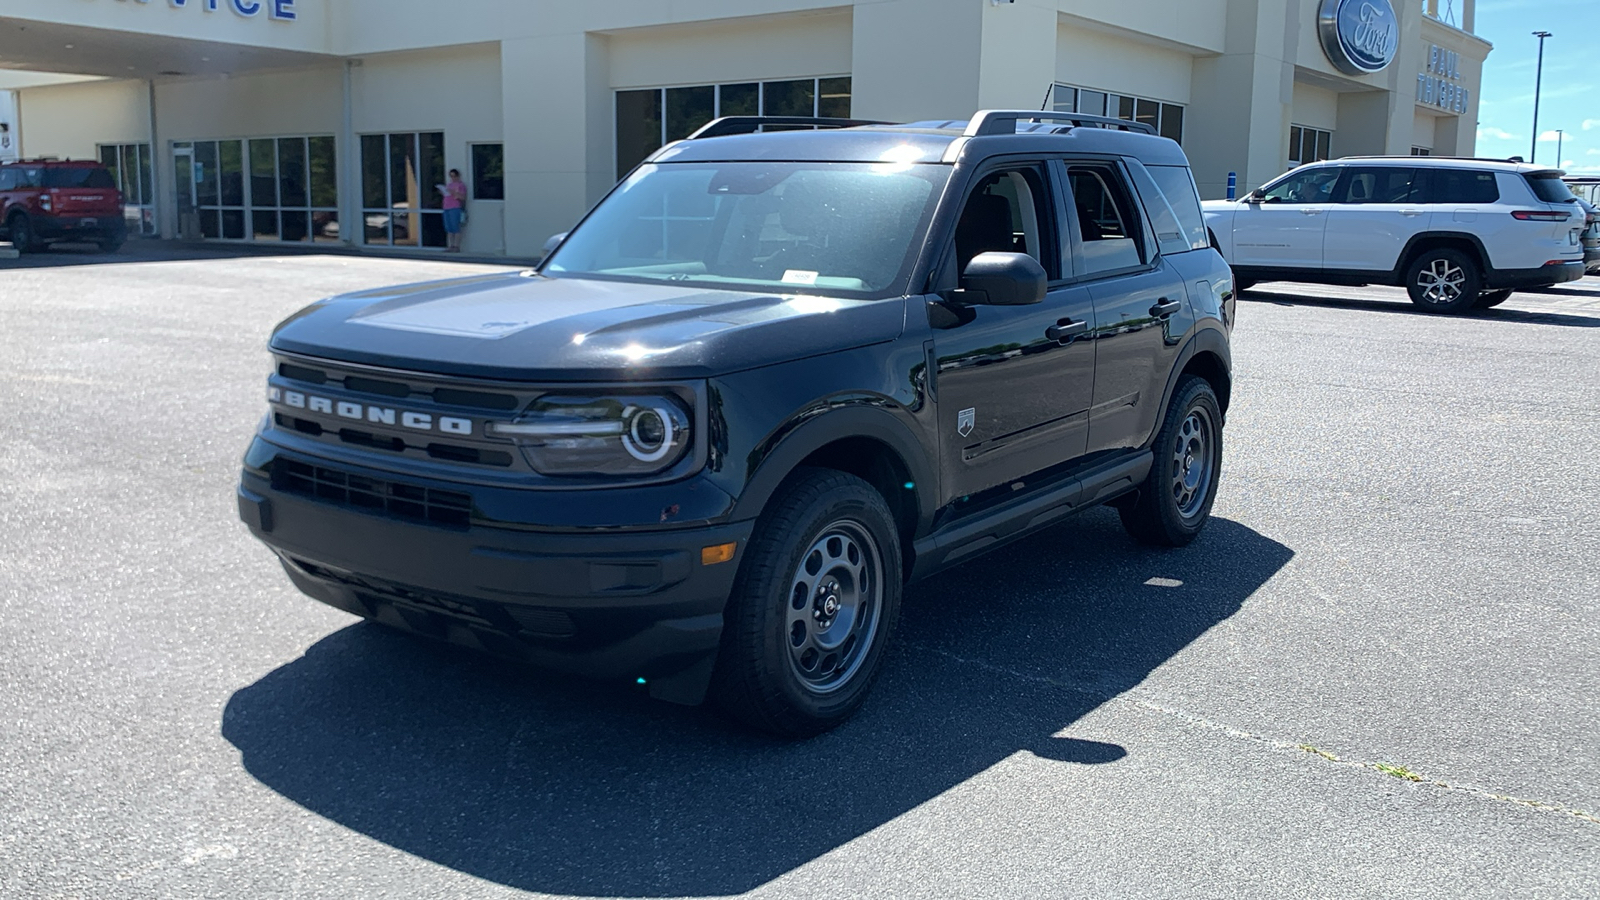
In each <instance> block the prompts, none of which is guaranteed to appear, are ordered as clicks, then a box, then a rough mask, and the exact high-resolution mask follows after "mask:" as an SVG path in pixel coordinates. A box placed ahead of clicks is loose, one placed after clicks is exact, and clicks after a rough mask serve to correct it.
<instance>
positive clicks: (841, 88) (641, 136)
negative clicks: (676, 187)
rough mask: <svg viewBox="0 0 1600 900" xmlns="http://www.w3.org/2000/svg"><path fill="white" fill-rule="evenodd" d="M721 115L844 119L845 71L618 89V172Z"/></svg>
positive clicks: (846, 104)
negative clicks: (821, 75) (836, 74)
mask: <svg viewBox="0 0 1600 900" xmlns="http://www.w3.org/2000/svg"><path fill="white" fill-rule="evenodd" d="M721 116H822V117H824V118H829V119H848V118H850V77H849V76H848V75H846V76H840V77H837V78H800V79H795V80H790V81H762V82H755V81H751V82H745V83H739V84H704V85H695V86H691V87H673V88H647V89H645V90H637V91H617V178H618V179H621V178H622V177H623V176H624V175H627V174H628V173H629V172H630V171H632V170H633V167H634V166H637V165H638V164H639V163H640V162H643V161H644V158H645V157H646V156H649V155H650V154H651V153H654V152H655V151H656V150H658V149H660V148H661V147H662V145H664V144H666V143H668V142H670V141H676V140H681V139H683V138H686V137H688V136H689V135H690V134H692V133H694V131H695V129H697V128H699V127H700V126H702V125H704V124H706V123H707V122H710V121H711V120H712V119H716V118H719V117H721ZM802 127H803V126H802Z"/></svg>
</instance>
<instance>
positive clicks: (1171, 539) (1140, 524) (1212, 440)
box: [1117, 375, 1222, 547]
mask: <svg viewBox="0 0 1600 900" xmlns="http://www.w3.org/2000/svg"><path fill="white" fill-rule="evenodd" d="M1153 447H1154V450H1155V455H1156V458H1155V463H1154V464H1153V465H1151V466H1150V474H1149V475H1148V476H1147V477H1146V478H1145V481H1144V484H1142V485H1140V487H1139V491H1138V493H1137V494H1136V496H1135V499H1133V500H1132V501H1131V502H1127V503H1123V504H1121V505H1119V506H1118V508H1117V512H1118V513H1119V514H1120V515H1121V516H1122V527H1123V528H1124V529H1125V530H1126V531H1127V532H1128V535H1129V536H1130V537H1132V538H1133V539H1134V540H1136V541H1138V542H1139V543H1141V544H1149V545H1151V546H1154V547H1182V546H1184V545H1185V544H1188V543H1189V542H1190V541H1192V540H1194V539H1195V538H1196V537H1198V536H1199V534H1200V531H1201V529H1203V528H1205V526H1206V522H1207V520H1208V519H1210V517H1211V504H1212V503H1213V502H1214V501H1215V500H1216V497H1217V484H1218V481H1219V480H1220V477H1221V475H1222V407H1221V404H1219V403H1218V402H1217V394H1216V391H1214V390H1212V388H1211V383H1210V382H1208V381H1206V380H1205V379H1204V378H1199V377H1197V376H1194V375H1185V376H1184V377H1183V378H1182V379H1181V380H1180V381H1179V382H1178V388H1177V390H1176V391H1174V392H1173V395H1172V403H1171V405H1170V406H1168V407H1167V413H1166V415H1165V416H1164V417H1163V418H1162V421H1161V430H1160V431H1159V432H1157V433H1156V440H1155V444H1154V445H1153Z"/></svg>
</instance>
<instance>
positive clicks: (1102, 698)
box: [222, 510, 1293, 896]
mask: <svg viewBox="0 0 1600 900" xmlns="http://www.w3.org/2000/svg"><path fill="white" fill-rule="evenodd" d="M1292 556H1293V552H1292V551H1291V550H1290V549H1289V548H1287V547H1285V546H1284V545H1282V544H1279V543H1277V542H1276V541H1273V540H1271V539H1269V538H1266V537H1263V536H1262V535H1260V534H1257V533H1256V532H1254V531H1252V530H1251V529H1249V528H1247V527H1245V526H1243V525H1240V524H1238V523H1236V522H1231V521H1228V520H1225V519H1214V520H1213V521H1212V522H1211V523H1210V525H1209V526H1208V527H1207V529H1206V531H1205V533H1204V534H1203V535H1202V536H1201V538H1200V539H1199V540H1198V541H1197V542H1196V543H1195V544H1194V545H1192V546H1191V547H1189V548H1187V549H1184V550H1176V551H1155V550H1149V549H1145V548H1140V547H1137V546H1135V545H1133V544H1132V543H1131V542H1129V541H1128V540H1127V539H1126V538H1125V537H1123V536H1122V534H1121V529H1120V527H1119V526H1118V524H1117V522H1116V516H1115V514H1114V513H1112V512H1110V511H1109V510H1095V511H1091V512H1088V513H1086V514H1084V515H1083V516H1081V517H1079V518H1078V519H1076V520H1074V521H1072V522H1069V523H1067V524H1065V525H1061V526H1058V527H1055V528H1053V529H1051V530H1049V531H1046V532H1044V533H1041V534H1038V535H1035V536H1032V537H1030V538H1028V539H1026V540H1024V541H1021V542H1018V543H1016V544H1013V545H1011V546H1009V547H1005V548H1002V549H1000V550H997V551H995V552H994V553H991V554H989V555H988V556H986V557H983V558H980V559H978V560H974V561H972V562H970V563H967V564H965V565H963V566H961V567H959V568H956V569H954V570H951V571H949V572H946V573H944V574H942V575H940V576H936V577H935V578H934V579H932V580H930V581H927V582H923V583H920V584H918V585H915V586H913V587H912V588H911V589H910V591H909V593H908V595H907V598H906V605H905V614H904V617H903V618H902V620H901V625H900V628H899V630H898V632H897V634H896V645H895V649H894V650H893V651H892V653H891V655H890V658H889V660H888V665H887V667H886V671H885V672H884V676H883V678H882V679H881V680H880V681H879V683H878V685H877V686H876V689H875V692H874V695H873V697H872V698H871V699H870V700H869V701H868V703H867V705H866V707H865V708H864V709H863V710H862V711H861V713H860V715H858V716H857V717H856V718H855V719H854V720H852V721H851V722H849V723H847V724H846V725H844V726H843V727H841V728H839V729H837V730H836V731H834V732H832V733H830V734H827V735H824V736H822V737H819V738H815V739H812V740H809V741H804V742H797V743H785V742H779V741H775V740H771V739H768V738H765V737H762V736H760V735H755V734H751V733H748V732H746V731H743V730H741V729H739V728H737V727H735V726H733V725H730V724H727V723H725V722H724V721H723V720H722V719H721V718H720V717H718V716H716V715H715V714H713V713H711V712H709V711H706V710H698V709H686V708H682V707H674V706H669V705H667V704H663V703H657V702H653V701H650V700H648V699H647V698H645V697H643V696H642V695H641V694H635V693H633V692H631V691H628V690H622V689H615V688H613V687H611V686H606V685H595V684H587V683H575V682H573V681H571V680H570V679H562V678H559V677H553V676H549V675H544V674H540V673H536V672H530V671H529V670H527V669H526V668H523V667H520V666H517V665H514V664H510V663H501V662H498V661H494V660H489V659H486V658H482V657H479V656H476V655H473V654H471V653H468V652H466V651H460V650H456V649H453V648H449V647H444V646H439V645H433V644H429V643H425V642H422V641H420V640H418V639H413V638H409V637H406V636H403V635H400V634H397V633H393V632H390V631H388V630H386V629H384V628H382V627H381V626H376V625H369V624H358V625H353V626H351V627H349V628H345V629H343V630H341V631H338V632H335V633H334V634H332V635H329V636H328V637H327V638H324V639H323V640H321V641H319V642H318V643H317V644H315V645H314V646H312V647H311V648H310V649H309V650H307V652H306V654H305V656H303V657H302V658H300V659H297V660H295V661H293V662H290V663H288V664H287V665H284V666H283V667H281V668H279V669H277V670H276V671H273V672H272V673H270V674H268V675H267V676H265V677H264V678H262V679H261V680H260V681H258V682H256V683H255V684H252V685H250V686H249V687H246V688H243V689H242V690H240V691H238V692H237V693H235V694H234V695H233V697H232V698H231V699H230V701H229V702H228V704H227V707H226V709H225V711H224V714H223V721H222V734H223V736H224V737H225V738H226V739H227V740H228V741H230V742H231V743H232V744H233V745H234V746H235V747H237V748H238V749H239V751H240V752H241V754H242V756H243V762H244V766H245V768H246V769H247V770H248V771H249V772H250V774H251V775H253V776H254V777H255V778H257V779H259V780H260V781H261V782H262V783H263V784H265V785H266V786H268V787H270V788H272V789H273V790H275V791H277V792H279V793H280V794H282V795H283V796H285V797H287V798H289V799H290V800H293V801H294V802H296V803H298V804H300V805H301V806H303V807H305V808H306V809H308V810H310V811H312V812H314V813H316V814H318V815H321V816H324V817H326V818H328V819H330V820H332V821H334V822H337V823H339V824H341V825H343V826H345V827H348V828H351V829H354V830H355V831H358V832H360V833H362V834H364V835H367V836H370V837H372V838H374V839H376V840H378V841H382V842H384V843H386V844H388V845H390V846H392V847H395V848H397V849H400V850H402V851H405V852H407V853H410V854H414V855H416V856H419V857H422V858H424V859H428V860H431V861H433V862H435V863H438V864H440V865H443V866H448V867H450V868H452V869H456V870H459V871H461V872H464V873H467V874H470V875H473V876H476V877H478V878H482V879H486V880H489V881H493V882H497V883H500V884H504V885H508V886H511V887H515V888H519V889H524V890H530V891H541V892H549V893H555V894H579V895H588V896H681V895H702V894H738V893H742V892H745V891H748V890H751V889H753V888H756V887H758V886H760V885H762V884H765V883H767V882H769V881H771V880H772V879H774V878H777V877H779V876H781V875H783V874H785V873H787V872H790V871H792V870H794V869H796V868H797V867H799V866H802V865H804V864H806V863H808V862H810V861H812V860H814V859H816V858H817V857H819V856H821V855H823V854H825V853H828V852H829V851H831V850H834V849H836V848H838V847H840V846H842V845H843V844H845V843H846V842H848V841H850V840H852V839H854V838H857V837H859V836H861V835H863V834H865V833H866V832H868V831H870V830H872V829H874V828H876V827H878V826H880V825H883V824H885V823H887V822H889V821H891V820H893V819H895V818H896V817H898V816H900V815H902V814H904V813H906V812H908V811H910V810H912V809H914V808H915V807H917V806H918V805H920V804H923V803H925V802H927V801H929V800H932V799H934V798H936V797H938V796H939V795H940V794H942V793H943V792H945V791H947V790H949V789H950V788H952V787H955V786H956V785H959V784H961V783H962V782H963V781H966V780H967V779H970V778H972V777H973V776H975V775H978V774H979V773H981V772H983V771H984V770H986V769H988V768H989V767H991V766H993V765H995V764H996V763H998V762H1000V761H1002V760H1004V759H1005V758H1007V757H1009V756H1012V755H1014V754H1016V753H1018V752H1019V751H1021V752H1031V753H1034V754H1036V755H1038V756H1040V757H1043V758H1046V759H1051V760H1058V761H1060V764H1063V765H1072V764H1113V765H1114V764H1115V762H1116V761H1117V760H1119V759H1122V758H1123V757H1124V756H1125V755H1126V754H1127V753H1128V750H1127V749H1126V748H1124V747H1122V746H1120V745H1118V744H1114V743H1106V742H1100V741H1092V740H1083V739H1077V738H1072V737H1059V738H1058V737H1054V735H1056V734H1057V733H1058V732H1060V731H1062V730H1063V729H1064V728H1067V727H1068V726H1071V725H1072V724H1073V723H1074V722H1076V721H1078V720H1079V719H1081V718H1082V717H1083V716H1084V715H1085V714H1087V713H1089V712H1090V711H1092V710H1094V709H1095V708H1096V707H1098V706H1100V705H1101V704H1102V703H1104V702H1106V701H1108V700H1110V699H1112V698H1115V697H1116V696H1117V695H1119V694H1121V693H1122V692H1124V691H1127V690H1128V689H1130V688H1132V687H1134V686H1136V685H1137V684H1139V683H1140V682H1141V681H1142V680H1144V678H1145V677H1146V676H1147V675H1149V674H1150V672H1151V671H1152V670H1153V669H1155V668H1156V667H1157V666H1159V665H1161V664H1162V663H1163V662H1166V661H1167V660H1168V659H1171V658H1172V657H1173V656H1174V655H1175V654H1177V653H1178V652H1179V651H1181V650H1182V649H1183V648H1184V647H1186V646H1187V645H1188V644H1189V643H1190V642H1192V641H1194V640H1195V639H1196V638H1197V637H1199V636H1200V635H1201V634H1203V633H1205V632H1206V631H1207V630H1208V629H1210V628H1212V627H1213V626H1215V625H1217V624H1218V623H1219V622H1222V621H1224V620H1226V619H1227V618H1228V617H1230V616H1232V615H1233V614H1234V613H1236V612H1237V611H1238V610H1239V609H1240V608H1241V607H1242V605H1243V604H1244V603H1245V602H1246V600H1248V599H1249V597H1250V596H1251V595H1252V594H1253V593H1254V592H1255V591H1256V590H1257V589H1258V588H1260V587H1261V585H1262V584H1264V583H1265V582H1266V581H1267V580H1268V579H1270V578H1271V577H1272V576H1273V575H1274V573H1276V572H1277V571H1279V570H1280V569H1281V568H1283V566H1284V565H1285V564H1287V563H1288V561H1289V559H1290V558H1291V557H1292ZM306 602H308V603H309V602H311V601H309V600H308V601H306ZM1100 736H1101V737H1106V736H1107V735H1105V734H1103V733H1102V734H1100ZM1134 752H1138V751H1137V749H1136V750H1135V751H1134Z"/></svg>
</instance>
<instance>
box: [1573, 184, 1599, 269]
mask: <svg viewBox="0 0 1600 900" xmlns="http://www.w3.org/2000/svg"><path fill="white" fill-rule="evenodd" d="M1578 203H1579V205H1581V206H1582V207H1583V211H1584V214H1585V218H1584V229H1583V236H1582V237H1581V238H1580V241H1581V242H1582V244H1583V269H1584V272H1586V273H1587V274H1589V275H1600V207H1597V206H1595V205H1594V204H1593V203H1591V202H1589V201H1588V200H1585V199H1583V198H1582V197H1579V198H1578Z"/></svg>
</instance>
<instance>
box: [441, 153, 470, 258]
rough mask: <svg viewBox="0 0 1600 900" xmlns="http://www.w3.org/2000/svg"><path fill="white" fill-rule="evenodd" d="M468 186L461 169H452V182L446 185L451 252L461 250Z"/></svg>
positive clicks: (448, 233)
mask: <svg viewBox="0 0 1600 900" xmlns="http://www.w3.org/2000/svg"><path fill="white" fill-rule="evenodd" d="M466 204H467V186H466V184H464V183H463V182H462V181H461V170H460V169H451V170H450V182H449V183H448V184H446V185H445V186H444V231H445V236H446V241H447V244H446V246H445V250H446V251H447V252H450V253H460V252H461V223H462V222H464V221H466V218H467V207H466Z"/></svg>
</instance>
